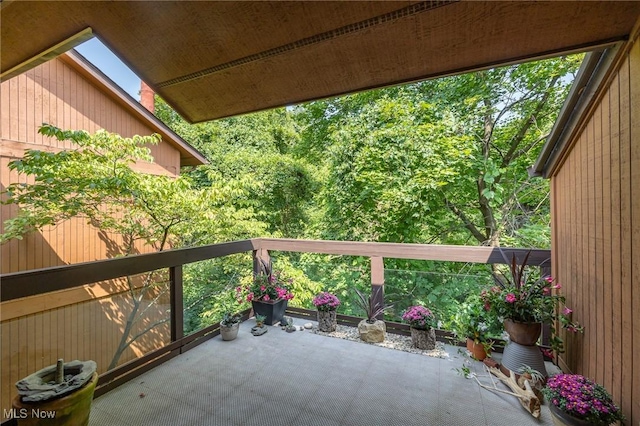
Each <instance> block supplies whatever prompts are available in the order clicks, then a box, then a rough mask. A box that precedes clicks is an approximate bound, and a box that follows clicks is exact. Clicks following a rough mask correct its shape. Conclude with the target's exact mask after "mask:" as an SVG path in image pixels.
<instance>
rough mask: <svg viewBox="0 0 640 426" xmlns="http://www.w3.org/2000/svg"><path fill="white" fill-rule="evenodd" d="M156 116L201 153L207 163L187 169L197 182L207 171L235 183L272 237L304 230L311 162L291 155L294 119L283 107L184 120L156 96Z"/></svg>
mask: <svg viewBox="0 0 640 426" xmlns="http://www.w3.org/2000/svg"><path fill="white" fill-rule="evenodd" d="M156 108H157V114H158V116H159V117H160V118H161V119H163V120H164V121H165V122H166V123H167V124H168V125H169V126H170V127H171V128H172V129H173V130H174V131H176V133H178V134H180V135H181V136H182V137H183V138H185V139H186V140H187V141H189V142H190V143H191V144H193V145H194V146H195V147H196V148H198V149H199V150H200V151H201V152H203V153H204V154H205V155H206V157H207V159H208V160H209V161H210V164H209V165H208V166H206V167H201V168H199V169H197V170H194V171H192V172H190V175H191V176H192V177H193V179H194V181H196V182H198V184H199V185H200V186H208V185H210V179H209V176H210V175H211V174H212V173H213V174H214V175H215V176H219V177H220V178H222V179H224V180H225V182H240V183H241V185H242V186H243V188H244V189H245V190H246V198H245V200H244V201H246V202H247V203H249V204H250V205H251V206H252V207H253V208H254V211H255V212H256V218H257V219H258V220H260V221H262V222H264V223H266V224H267V232H268V234H270V235H272V236H279V237H300V236H302V235H304V233H305V231H306V228H307V225H308V222H309V220H310V219H309V216H310V210H312V209H313V201H314V197H315V194H316V193H317V192H318V190H319V186H318V179H317V177H316V176H317V170H316V167H314V165H313V164H312V163H310V162H308V161H307V160H306V159H304V158H298V157H296V156H293V155H292V154H291V151H292V149H293V147H295V146H296V144H298V142H299V134H298V131H297V126H296V123H295V122H294V120H293V118H292V116H291V114H290V113H289V112H288V111H287V110H286V109H284V108H280V109H275V110H271V111H265V112H259V113H255V114H251V115H245V116H241V117H233V118H227V119H224V120H219V121H215V122H208V123H202V124H197V125H193V126H192V125H189V124H188V123H186V122H185V121H184V120H183V119H182V118H180V117H179V116H178V115H177V114H175V112H173V111H172V110H171V109H170V108H169V107H168V105H167V104H166V103H164V102H163V101H162V100H161V99H159V98H156Z"/></svg>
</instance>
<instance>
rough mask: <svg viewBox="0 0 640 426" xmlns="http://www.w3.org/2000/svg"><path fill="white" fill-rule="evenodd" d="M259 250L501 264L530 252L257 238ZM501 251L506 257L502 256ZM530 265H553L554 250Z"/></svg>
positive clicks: (537, 254)
mask: <svg viewBox="0 0 640 426" xmlns="http://www.w3.org/2000/svg"><path fill="white" fill-rule="evenodd" d="M253 242H254V246H255V247H256V249H259V248H261V249H267V250H278V251H292V252H298V253H300V252H301V253H322V254H338V255H349V256H369V257H384V258H391V259H417V260H439V261H448V262H473V263H498V264H503V263H507V262H508V261H510V260H511V256H512V254H515V255H516V257H517V258H518V259H522V258H524V256H525V255H526V254H527V253H528V252H529V249H523V248H502V249H499V248H495V247H477V246H448V245H438V244H404V243H369V242H356V241H320V240H294V239H284V238H282V239H272V238H257V239H254V240H253ZM500 250H502V251H503V252H504V254H505V256H506V257H507V261H505V259H504V257H503V256H502V254H501V253H500ZM529 263H530V264H532V265H544V264H550V263H551V251H550V250H543V249H533V250H531V255H530V257H529Z"/></svg>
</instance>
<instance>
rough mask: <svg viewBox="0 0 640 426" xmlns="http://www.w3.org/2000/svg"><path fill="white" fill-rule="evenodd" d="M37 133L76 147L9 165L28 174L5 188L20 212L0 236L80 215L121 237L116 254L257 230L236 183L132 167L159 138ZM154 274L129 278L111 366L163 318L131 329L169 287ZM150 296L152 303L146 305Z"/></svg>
mask: <svg viewBox="0 0 640 426" xmlns="http://www.w3.org/2000/svg"><path fill="white" fill-rule="evenodd" d="M39 131H40V133H42V134H43V135H45V136H50V137H55V138H56V139H58V140H61V141H62V140H69V141H71V142H73V144H74V145H75V146H76V148H74V149H70V150H64V151H61V152H57V153H50V152H42V151H36V150H31V151H28V152H26V153H25V155H24V157H23V158H22V159H20V160H15V161H12V162H11V163H10V165H9V167H10V168H11V169H13V170H17V171H18V172H19V173H22V174H25V175H27V176H29V177H31V182H32V183H28V184H21V183H14V184H11V185H9V186H8V187H7V190H6V195H7V197H8V198H7V200H6V201H5V202H6V203H13V204H17V205H18V206H19V207H20V210H19V212H18V214H17V215H16V216H15V217H14V218H11V219H9V220H7V221H5V233H4V234H3V235H2V236H0V241H2V242H5V241H8V240H9V239H11V238H21V236H22V235H25V234H27V233H29V232H33V231H36V230H40V229H42V228H43V227H45V226H47V225H56V224H59V223H61V222H63V221H65V220H67V219H70V218H72V217H80V218H84V219H85V220H86V221H87V223H88V224H90V225H92V226H94V227H95V228H97V229H99V230H100V231H102V232H104V233H114V234H117V235H120V236H121V237H122V240H123V245H122V247H121V248H120V251H119V253H113V255H124V256H128V255H131V254H135V253H137V252H138V249H139V243H142V244H145V245H147V246H150V247H153V248H154V249H155V250H157V251H162V250H165V249H167V248H171V247H181V246H184V245H191V244H198V245H200V244H204V243H212V242H216V241H221V240H222V241H226V240H229V239H237V238H238V237H239V236H247V235H251V234H253V233H254V232H258V231H259V230H260V229H263V228H262V225H261V224H260V223H259V222H256V221H255V220H254V219H253V213H252V210H251V209H250V208H244V209H243V208H237V207H236V206H235V205H234V200H235V199H238V198H243V197H244V193H243V192H242V189H241V188H237V187H234V186H232V185H226V184H223V183H222V182H221V181H219V180H216V179H213V177H212V176H210V185H209V186H207V187H205V188H195V187H194V185H193V183H192V182H191V180H190V178H188V177H185V176H179V177H176V178H173V177H168V176H157V175H149V174H142V173H139V172H136V171H134V170H133V169H132V168H131V165H132V164H133V163H135V162H137V161H152V160H153V159H152V157H151V155H150V151H149V149H148V148H147V147H146V145H148V144H154V143H157V142H158V140H159V138H158V137H157V136H149V137H142V136H134V137H133V138H123V137H121V136H119V135H116V134H112V133H108V132H106V131H103V130H100V131H98V132H97V133H96V134H95V135H90V134H89V133H87V132H85V131H63V130H61V129H59V128H57V127H54V126H51V125H44V126H42V127H41V128H40V130H39ZM165 284H166V283H165V282H164V281H163V279H162V278H160V275H159V274H158V273H154V272H151V273H149V274H146V275H145V276H144V277H142V279H141V280H139V281H137V280H136V279H135V278H134V277H130V276H127V277H126V285H127V291H128V294H129V297H130V301H131V303H132V306H133V308H132V311H131V312H130V314H129V315H128V317H127V318H126V323H125V325H124V330H123V335H122V338H121V340H120V342H119V345H118V347H117V349H116V352H115V354H114V356H113V359H112V361H111V363H110V365H109V369H111V368H114V367H115V366H116V365H117V362H118V360H119V359H120V356H121V355H122V353H123V352H124V351H125V350H126V348H128V347H129V346H130V345H131V344H132V343H133V342H135V341H136V340H137V339H138V338H140V337H141V336H142V335H144V334H145V333H147V332H148V331H150V330H152V329H153V328H155V327H157V326H158V325H159V324H161V323H163V322H165V321H166V320H165V321H160V322H156V323H153V324H150V325H149V326H147V327H145V328H144V330H143V331H142V332H140V333H138V334H135V335H132V330H133V328H134V325H135V324H136V322H137V321H140V320H141V319H142V318H143V315H144V313H145V312H146V310H147V309H149V308H150V306H152V305H153V303H154V302H155V301H157V300H159V299H160V298H161V297H162V296H163V294H164V293H165V292H166V291H167V286H166V285H165ZM149 299H151V301H152V302H151V303H149V302H148V301H149Z"/></svg>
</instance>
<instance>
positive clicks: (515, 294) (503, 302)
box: [481, 250, 583, 353]
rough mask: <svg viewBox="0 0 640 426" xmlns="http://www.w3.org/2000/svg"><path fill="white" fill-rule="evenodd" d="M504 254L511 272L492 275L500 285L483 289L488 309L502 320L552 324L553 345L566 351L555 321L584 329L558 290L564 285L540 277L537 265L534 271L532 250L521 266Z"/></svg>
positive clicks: (573, 327)
mask: <svg viewBox="0 0 640 426" xmlns="http://www.w3.org/2000/svg"><path fill="white" fill-rule="evenodd" d="M501 253H502V255H503V257H504V258H505V261H506V262H507V263H508V267H509V273H508V274H505V273H502V272H498V273H494V274H493V276H494V280H495V282H496V284H497V285H495V286H493V287H491V288H490V289H488V290H483V291H482V294H481V298H482V301H483V303H484V306H485V309H486V310H490V311H491V312H493V313H494V315H496V317H497V318H498V320H499V321H503V320H505V319H511V320H513V321H518V322H542V323H546V324H549V326H550V327H551V334H552V336H551V339H550V344H551V348H552V349H553V350H555V351H557V352H560V353H561V352H564V345H563V341H562V339H561V338H560V337H559V336H558V335H557V333H556V328H555V323H556V321H557V322H559V323H560V325H561V327H562V328H564V329H566V330H568V331H571V332H574V333H576V332H581V331H582V330H583V329H582V326H580V324H578V323H577V322H573V321H572V320H571V313H572V312H573V311H572V310H571V309H569V308H568V307H566V306H564V303H565V297H564V296H562V295H560V294H558V293H557V291H558V290H560V289H561V288H562V286H561V285H560V284H558V283H556V282H555V279H554V278H552V277H551V276H541V274H540V272H539V270H538V268H534V270H532V268H531V267H530V266H529V265H528V261H529V256H530V255H531V251H529V252H527V254H526V255H525V257H524V259H523V261H522V262H521V263H520V265H518V260H517V258H516V255H515V254H513V256H512V258H511V260H510V261H509V259H507V257H506V255H505V254H504V252H502V250H501ZM554 290H555V291H556V292H555V293H554ZM561 306H562V308H561Z"/></svg>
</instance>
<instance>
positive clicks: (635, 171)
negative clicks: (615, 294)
mask: <svg viewBox="0 0 640 426" xmlns="http://www.w3.org/2000/svg"><path fill="white" fill-rule="evenodd" d="M629 66H630V75H631V76H632V78H630V89H629V92H630V107H629V117H630V123H629V125H630V140H631V164H632V167H631V182H632V185H631V191H632V193H631V197H630V198H631V202H632V205H631V211H632V216H631V224H632V227H633V228H632V230H631V235H632V247H631V260H632V264H631V268H632V271H631V283H632V284H631V292H632V294H631V298H630V299H631V306H632V315H633V317H632V327H631V329H632V330H633V338H632V341H633V347H632V353H633V354H635V359H636V361H637V360H638V354H640V42H638V41H637V42H636V44H635V46H634V47H633V50H632V51H631V53H630V63H629ZM632 367H633V368H632V371H633V375H632V377H631V382H632V384H633V388H632V393H631V395H630V401H631V402H632V407H631V413H632V418H633V419H635V420H634V421H637V422H638V423H640V364H639V365H638V366H632Z"/></svg>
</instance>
